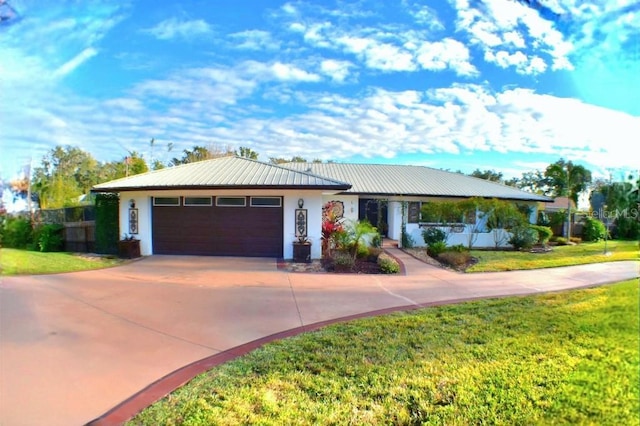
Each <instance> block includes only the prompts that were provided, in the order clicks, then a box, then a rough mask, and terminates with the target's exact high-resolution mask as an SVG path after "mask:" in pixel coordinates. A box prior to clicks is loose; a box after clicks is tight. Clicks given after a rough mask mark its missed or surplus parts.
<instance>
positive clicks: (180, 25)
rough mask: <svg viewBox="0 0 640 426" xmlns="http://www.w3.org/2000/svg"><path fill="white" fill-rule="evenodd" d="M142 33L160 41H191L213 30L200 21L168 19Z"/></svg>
mask: <svg viewBox="0 0 640 426" xmlns="http://www.w3.org/2000/svg"><path fill="white" fill-rule="evenodd" d="M143 31H144V32H146V33H148V34H151V35H152V36H154V37H156V38H157V39H160V40H171V39H175V38H182V39H193V38H197V37H201V36H205V35H208V34H211V33H212V31H213V30H212V28H211V26H210V25H209V24H208V23H207V22H205V21H204V20H202V19H194V20H180V19H177V18H169V19H166V20H164V21H162V22H159V23H158V24H156V25H155V26H153V27H151V28H148V29H145V30H143Z"/></svg>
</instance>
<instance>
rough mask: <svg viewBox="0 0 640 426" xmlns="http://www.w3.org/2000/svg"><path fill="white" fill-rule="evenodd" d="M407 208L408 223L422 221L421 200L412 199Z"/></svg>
mask: <svg viewBox="0 0 640 426" xmlns="http://www.w3.org/2000/svg"><path fill="white" fill-rule="evenodd" d="M408 207H409V208H408V210H407V223H418V222H419V221H420V202H418V201H410V202H409V206H408Z"/></svg>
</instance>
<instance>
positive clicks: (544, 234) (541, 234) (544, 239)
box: [529, 225, 553, 244]
mask: <svg viewBox="0 0 640 426" xmlns="http://www.w3.org/2000/svg"><path fill="white" fill-rule="evenodd" d="M529 227H530V228H531V229H533V230H535V231H536V232H537V233H538V244H547V243H548V242H549V239H550V238H551V237H552V236H553V230H552V229H551V228H550V227H548V226H540V225H529Z"/></svg>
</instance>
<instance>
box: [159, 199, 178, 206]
mask: <svg viewBox="0 0 640 426" xmlns="http://www.w3.org/2000/svg"><path fill="white" fill-rule="evenodd" d="M153 205H154V206H179V205H180V197H153Z"/></svg>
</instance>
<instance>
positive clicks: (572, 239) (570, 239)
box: [569, 237, 582, 244]
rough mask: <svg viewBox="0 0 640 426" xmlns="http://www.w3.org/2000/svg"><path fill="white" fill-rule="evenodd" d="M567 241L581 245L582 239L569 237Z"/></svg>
mask: <svg viewBox="0 0 640 426" xmlns="http://www.w3.org/2000/svg"><path fill="white" fill-rule="evenodd" d="M569 241H571V242H572V243H576V244H580V243H582V238H580V237H571V238H569Z"/></svg>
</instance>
